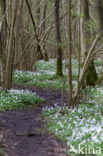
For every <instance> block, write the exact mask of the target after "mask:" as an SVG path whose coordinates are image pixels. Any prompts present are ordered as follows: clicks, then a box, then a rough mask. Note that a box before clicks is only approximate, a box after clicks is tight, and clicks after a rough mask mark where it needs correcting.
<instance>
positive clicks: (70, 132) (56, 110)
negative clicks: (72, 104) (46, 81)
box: [42, 87, 103, 156]
mask: <svg viewBox="0 0 103 156" xmlns="http://www.w3.org/2000/svg"><path fill="white" fill-rule="evenodd" d="M84 93H85V94H89V95H90V99H89V101H88V104H80V105H79V108H78V109H77V108H75V109H68V107H67V106H64V107H53V108H52V107H51V108H44V109H43V113H42V114H43V117H44V118H45V119H46V120H47V123H48V124H47V127H48V130H49V132H50V133H53V134H55V135H56V136H57V137H58V138H60V139H61V140H62V141H64V142H65V143H66V144H67V147H68V149H67V152H68V153H69V155H70V156H80V155H82V154H83V153H79V154H78V152H79V151H78V148H79V147H78V146H79V145H80V146H82V147H83V150H84V152H85V148H90V147H91V148H93V149H95V150H94V152H95V153H96V152H97V151H96V150H98V149H100V150H101V151H102V153H101V154H97V156H103V87H96V88H92V87H90V88H89V87H88V88H86V89H85V90H84ZM71 146H72V147H73V148H75V149H76V150H77V153H74V152H72V153H71V152H70V151H69V147H71ZM92 152H93V150H91V154H88V153H87V156H88V155H90V156H92V155H93V153H92ZM84 155H85V154H84ZM95 155H96V154H95Z"/></svg>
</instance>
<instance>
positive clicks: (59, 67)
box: [54, 0, 63, 76]
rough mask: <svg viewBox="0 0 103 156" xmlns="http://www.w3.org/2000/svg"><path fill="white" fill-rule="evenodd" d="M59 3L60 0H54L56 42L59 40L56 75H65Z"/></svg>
mask: <svg viewBox="0 0 103 156" xmlns="http://www.w3.org/2000/svg"><path fill="white" fill-rule="evenodd" d="M59 4H60V0H55V1H54V23H55V34H56V42H57V65H56V75H57V76H63V69H62V47H61V37H60V21H59Z"/></svg>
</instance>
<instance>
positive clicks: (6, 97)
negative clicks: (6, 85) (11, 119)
mask: <svg viewBox="0 0 103 156" xmlns="http://www.w3.org/2000/svg"><path fill="white" fill-rule="evenodd" d="M41 102H44V99H43V98H41V97H39V96H37V95H36V93H32V92H30V91H28V90H13V89H11V90H9V91H8V92H5V91H2V90H0V110H1V111H3V110H15V109H25V108H30V107H33V106H36V105H38V104H39V103H41Z"/></svg>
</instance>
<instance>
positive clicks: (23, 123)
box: [0, 87, 66, 156]
mask: <svg viewBox="0 0 103 156" xmlns="http://www.w3.org/2000/svg"><path fill="white" fill-rule="evenodd" d="M16 88H19V89H20V87H16ZM21 89H26V87H21ZM28 89H29V90H31V91H32V92H36V93H37V95H40V96H41V97H44V98H45V99H46V100H47V103H46V105H48V106H50V105H53V104H55V103H56V104H60V101H61V93H60V92H58V91H52V90H41V89H34V88H31V87H29V88H28ZM43 107H44V104H41V105H40V106H38V107H36V108H33V109H29V110H23V111H6V112H3V113H0V147H2V148H4V149H6V151H7V153H8V156H66V155H65V154H64V150H65V149H64V148H63V146H62V145H61V143H60V142H59V141H57V140H55V139H53V138H52V137H51V136H50V135H48V133H47V132H46V129H45V124H44V123H43V121H42V120H41V118H40V113H41V110H42V108H43Z"/></svg>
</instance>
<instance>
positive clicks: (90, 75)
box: [80, 0, 98, 86]
mask: <svg viewBox="0 0 103 156" xmlns="http://www.w3.org/2000/svg"><path fill="white" fill-rule="evenodd" d="M81 15H82V17H81V21H80V24H81V52H82V63H84V61H85V58H86V56H87V53H88V51H89V48H90V42H91V40H90V39H91V37H90V36H91V31H90V29H89V26H88V24H89V22H90V15H89V2H88V0H82V1H81ZM88 36H89V37H88ZM97 80H98V75H97V73H96V69H95V66H94V61H92V62H91V64H90V65H89V67H88V69H87V71H86V74H85V78H84V84H83V85H85V86H95V84H96V82H97Z"/></svg>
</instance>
